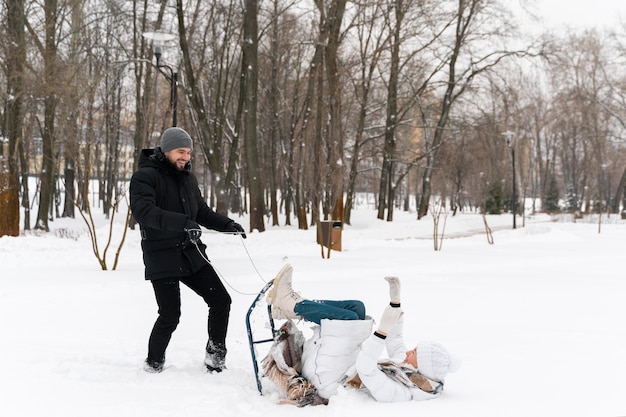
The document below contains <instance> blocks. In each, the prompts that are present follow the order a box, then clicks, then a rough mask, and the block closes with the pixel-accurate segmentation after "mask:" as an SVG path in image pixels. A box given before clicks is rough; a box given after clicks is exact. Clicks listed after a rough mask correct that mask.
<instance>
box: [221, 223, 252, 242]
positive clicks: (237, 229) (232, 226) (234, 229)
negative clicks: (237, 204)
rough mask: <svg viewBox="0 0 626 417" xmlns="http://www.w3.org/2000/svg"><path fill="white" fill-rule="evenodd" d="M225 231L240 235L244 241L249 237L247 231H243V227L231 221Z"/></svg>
mask: <svg viewBox="0 0 626 417" xmlns="http://www.w3.org/2000/svg"><path fill="white" fill-rule="evenodd" d="M224 231H225V232H231V233H236V234H240V235H241V237H242V238H244V239H245V238H246V237H247V236H246V231H245V230H243V227H242V226H241V225H240V224H239V223H235V221H234V220H231V221H229V222H228V223H226V228H225V229H224Z"/></svg>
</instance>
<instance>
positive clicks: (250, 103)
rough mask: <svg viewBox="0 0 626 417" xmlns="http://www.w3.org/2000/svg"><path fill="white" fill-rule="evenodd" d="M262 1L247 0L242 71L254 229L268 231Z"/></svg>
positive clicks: (251, 224) (251, 210)
mask: <svg viewBox="0 0 626 417" xmlns="http://www.w3.org/2000/svg"><path fill="white" fill-rule="evenodd" d="M257 11H258V5H257V0H245V10H244V30H243V32H244V35H243V60H242V63H243V64H242V67H243V68H242V75H243V79H244V80H245V93H246V100H245V111H244V135H245V142H246V161H247V164H248V184H249V186H250V231H252V230H254V229H257V230H258V231H259V232H264V231H265V223H264V221H263V214H264V203H265V201H264V199H263V184H262V183H261V170H260V167H259V154H258V145H257V100H258V97H257V86H258V22H257Z"/></svg>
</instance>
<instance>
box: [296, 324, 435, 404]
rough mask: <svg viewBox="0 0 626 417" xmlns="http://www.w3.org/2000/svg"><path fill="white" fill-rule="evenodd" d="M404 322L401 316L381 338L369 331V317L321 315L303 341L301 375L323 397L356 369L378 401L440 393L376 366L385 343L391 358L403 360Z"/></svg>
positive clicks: (415, 397)
mask: <svg viewBox="0 0 626 417" xmlns="http://www.w3.org/2000/svg"><path fill="white" fill-rule="evenodd" d="M403 322H404V317H401V318H400V320H399V321H398V322H397V323H396V325H395V326H394V327H393V328H392V330H391V331H390V332H389V335H388V336H387V339H385V340H383V339H381V338H379V337H378V336H374V335H373V334H372V324H373V321H372V320H327V319H323V320H322V321H321V324H320V325H319V326H315V327H314V328H313V336H312V337H311V338H309V339H308V340H307V341H306V342H305V343H304V351H303V353H302V375H303V376H304V377H305V378H307V379H308V380H309V381H310V382H311V383H312V384H313V385H314V386H315V388H317V391H318V394H319V395H320V396H322V397H324V398H330V397H331V396H332V395H334V394H336V393H337V388H338V387H339V386H340V385H343V384H344V383H346V382H347V381H349V380H350V379H351V378H352V377H354V376H355V375H356V374H357V373H358V375H359V378H360V380H361V382H362V384H363V385H364V386H365V388H366V391H367V392H369V394H370V395H371V396H372V397H374V399H376V400H377V401H383V402H396V401H410V400H415V401H419V400H430V399H434V398H437V397H439V396H440V395H441V394H440V392H437V393H429V392H426V391H422V390H421V389H419V388H418V387H417V386H415V387H411V388H410V387H408V386H406V385H404V384H402V383H401V382H399V381H396V380H394V379H393V378H391V377H389V376H388V375H386V374H385V373H384V372H383V371H382V370H381V369H380V368H379V366H378V362H379V359H380V356H381V354H382V351H383V349H384V348H385V347H386V348H387V353H388V355H389V359H390V360H391V361H392V362H395V363H401V362H402V361H404V359H405V357H406V352H407V348H406V345H405V343H404V339H403Z"/></svg>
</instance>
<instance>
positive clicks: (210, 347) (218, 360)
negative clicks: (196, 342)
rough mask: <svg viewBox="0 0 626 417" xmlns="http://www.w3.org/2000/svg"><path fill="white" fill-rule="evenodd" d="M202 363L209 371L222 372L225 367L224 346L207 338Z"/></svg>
mask: <svg viewBox="0 0 626 417" xmlns="http://www.w3.org/2000/svg"><path fill="white" fill-rule="evenodd" d="M204 365H205V366H206V369H207V371H209V372H222V371H223V370H224V369H226V346H225V345H224V344H223V343H214V342H212V341H210V340H209V343H207V346H206V354H205V356H204Z"/></svg>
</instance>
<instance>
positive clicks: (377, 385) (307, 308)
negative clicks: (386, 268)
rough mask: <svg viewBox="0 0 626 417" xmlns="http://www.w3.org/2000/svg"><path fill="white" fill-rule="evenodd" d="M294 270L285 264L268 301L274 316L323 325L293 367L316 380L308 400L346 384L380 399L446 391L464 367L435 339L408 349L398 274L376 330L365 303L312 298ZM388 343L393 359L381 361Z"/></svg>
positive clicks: (432, 395)
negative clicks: (300, 289)
mask: <svg viewBox="0 0 626 417" xmlns="http://www.w3.org/2000/svg"><path fill="white" fill-rule="evenodd" d="M292 273H293V268H292V267H291V265H285V267H283V268H282V269H281V271H280V272H279V274H278V275H277V277H276V278H275V279H274V283H273V285H272V289H271V291H270V292H269V293H268V296H267V301H268V304H270V305H271V308H272V315H273V316H274V318H286V319H288V320H291V319H294V318H297V317H300V318H302V319H304V320H307V321H312V322H315V323H317V324H318V326H315V327H314V328H313V336H312V337H311V338H310V339H308V340H306V341H305V342H304V343H303V347H302V357H301V358H300V360H299V361H298V363H297V364H296V367H295V368H294V369H293V372H294V375H297V376H298V377H299V376H303V377H304V378H305V379H304V380H303V381H302V380H301V382H302V383H303V384H307V383H311V384H313V386H314V387H315V389H316V392H313V391H311V388H310V387H308V386H307V387H308V388H307V389H305V391H307V392H308V395H309V400H308V401H304V403H305V404H304V405H308V404H314V403H318V404H322V403H324V402H323V401H319V400H317V398H318V397H321V398H322V399H324V398H325V399H328V398H330V397H331V396H332V395H334V394H335V393H336V392H337V388H338V387H339V386H342V385H343V386H351V387H356V388H358V389H362V390H364V391H366V392H367V393H369V394H370V395H371V396H372V397H373V398H374V399H376V400H377V401H386V402H397V401H410V400H416V401H418V400H428V399H433V398H437V397H439V396H440V395H441V392H442V391H443V386H444V382H445V378H446V376H447V374H448V373H449V372H455V371H456V370H458V368H459V365H460V362H459V361H458V360H457V359H456V358H455V357H453V356H452V355H450V353H449V352H448V351H447V350H446V348H445V347H443V346H442V345H440V344H438V343H434V342H420V343H418V344H417V345H416V346H415V347H414V348H413V349H407V347H406V345H405V342H404V339H403V327H404V314H403V311H402V309H401V303H400V293H401V285H400V280H399V279H398V278H397V277H386V278H385V280H386V281H387V282H388V283H389V295H390V303H389V305H388V306H387V307H386V308H385V311H384V312H383V314H382V316H381V319H380V323H379V324H378V328H377V330H376V331H374V332H373V333H372V331H371V329H372V326H373V321H372V320H371V318H369V317H368V316H366V314H365V306H364V304H363V303H362V302H360V301H358V300H347V301H333V300H319V301H318V300H316V301H312V300H307V299H305V298H303V297H302V296H300V294H298V293H297V292H295V291H294V290H293V288H292V285H291V279H292ZM294 327H295V326H294ZM291 331H292V332H293V331H294V328H293V327H291ZM385 348H386V349H387V353H388V355H389V359H388V360H379V358H380V356H381V354H382V352H383V349H385ZM312 398H316V400H312ZM299 405H302V404H299Z"/></svg>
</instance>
